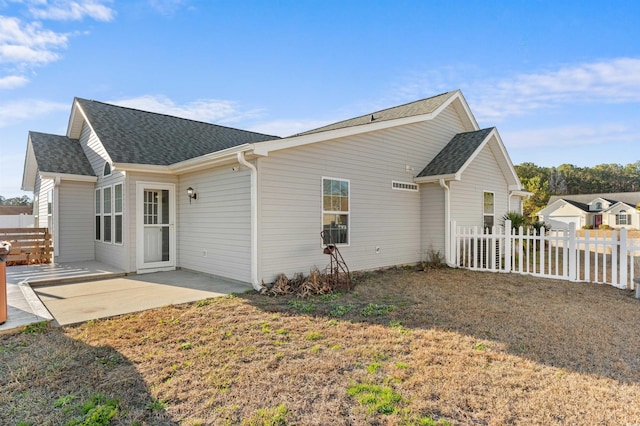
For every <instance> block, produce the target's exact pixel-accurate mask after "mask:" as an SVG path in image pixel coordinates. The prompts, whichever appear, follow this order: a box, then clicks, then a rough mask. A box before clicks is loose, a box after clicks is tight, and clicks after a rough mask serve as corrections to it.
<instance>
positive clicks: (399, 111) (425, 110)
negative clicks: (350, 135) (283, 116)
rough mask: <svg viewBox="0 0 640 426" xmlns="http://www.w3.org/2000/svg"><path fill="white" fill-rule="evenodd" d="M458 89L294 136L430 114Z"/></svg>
mask: <svg viewBox="0 0 640 426" xmlns="http://www.w3.org/2000/svg"><path fill="white" fill-rule="evenodd" d="M456 93H458V91H452V92H446V93H442V94H440V95H437V96H432V97H430V98H426V99H421V100H419V101H415V102H410V103H408V104H404V105H399V106H395V107H392V108H387V109H383V110H381V111H377V112H374V113H370V114H365V115H361V116H359V117H355V118H350V119H348V120H343V121H339V122H337V123H333V124H329V125H327V126H323V127H319V128H317V129H313V130H308V131H306V132H302V133H298V134H296V135H294V136H302V135H309V134H312V133H319V132H326V131H329V130H336V129H343V128H346V127H353V126H363V125H366V124H371V123H379V122H381V121H388V120H395V119H398V118H405V117H412V116H415V115H422V114H430V113H432V112H434V111H435V110H437V109H438V107H440V106H441V105H442V104H444V103H445V102H446V101H447V100H448V99H449V98H451V97H452V96H454V95H455V94H456Z"/></svg>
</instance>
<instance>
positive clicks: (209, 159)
mask: <svg viewBox="0 0 640 426" xmlns="http://www.w3.org/2000/svg"><path fill="white" fill-rule="evenodd" d="M251 149H252V145H251V144H243V145H238V146H234V147H232V148H227V149H223V150H222V151H216V152H212V153H210V154H206V155H202V156H200V157H196V158H191V159H189V160H185V161H181V162H179V163H175V164H170V165H168V166H164V165H157V164H135V163H113V169H114V170H121V171H124V172H138V173H160V174H166V175H178V174H183V173H188V172H195V171H198V170H203V169H208V168H210V167H215V166H220V165H224V164H232V163H237V162H238V160H237V154H238V152H246V151H251Z"/></svg>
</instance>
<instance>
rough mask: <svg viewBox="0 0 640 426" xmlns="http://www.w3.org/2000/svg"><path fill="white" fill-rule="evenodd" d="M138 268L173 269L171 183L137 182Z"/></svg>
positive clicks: (173, 246)
mask: <svg viewBox="0 0 640 426" xmlns="http://www.w3.org/2000/svg"><path fill="white" fill-rule="evenodd" d="M136 189H137V191H136V195H137V200H138V202H137V212H138V214H137V235H138V238H137V240H138V250H137V254H138V256H137V257H138V259H137V266H138V272H154V271H162V270H171V269H175V265H176V264H175V227H174V221H175V219H174V216H175V203H174V192H175V191H174V186H173V185H166V184H151V183H143V182H138V184H137V188H136Z"/></svg>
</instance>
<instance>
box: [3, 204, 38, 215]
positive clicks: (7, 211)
mask: <svg viewBox="0 0 640 426" xmlns="http://www.w3.org/2000/svg"><path fill="white" fill-rule="evenodd" d="M31 212H33V207H32V206H0V216H5V215H18V214H31Z"/></svg>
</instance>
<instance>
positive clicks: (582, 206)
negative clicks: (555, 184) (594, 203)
mask: <svg viewBox="0 0 640 426" xmlns="http://www.w3.org/2000/svg"><path fill="white" fill-rule="evenodd" d="M563 200H564V201H565V202H567V203H569V204H571V205H572V206H576V207H577V208H579V209H580V210H583V211H585V212H588V211H589V206H588V205H587V204H585V203H580V202H578V201H573V200H567V199H563Z"/></svg>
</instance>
